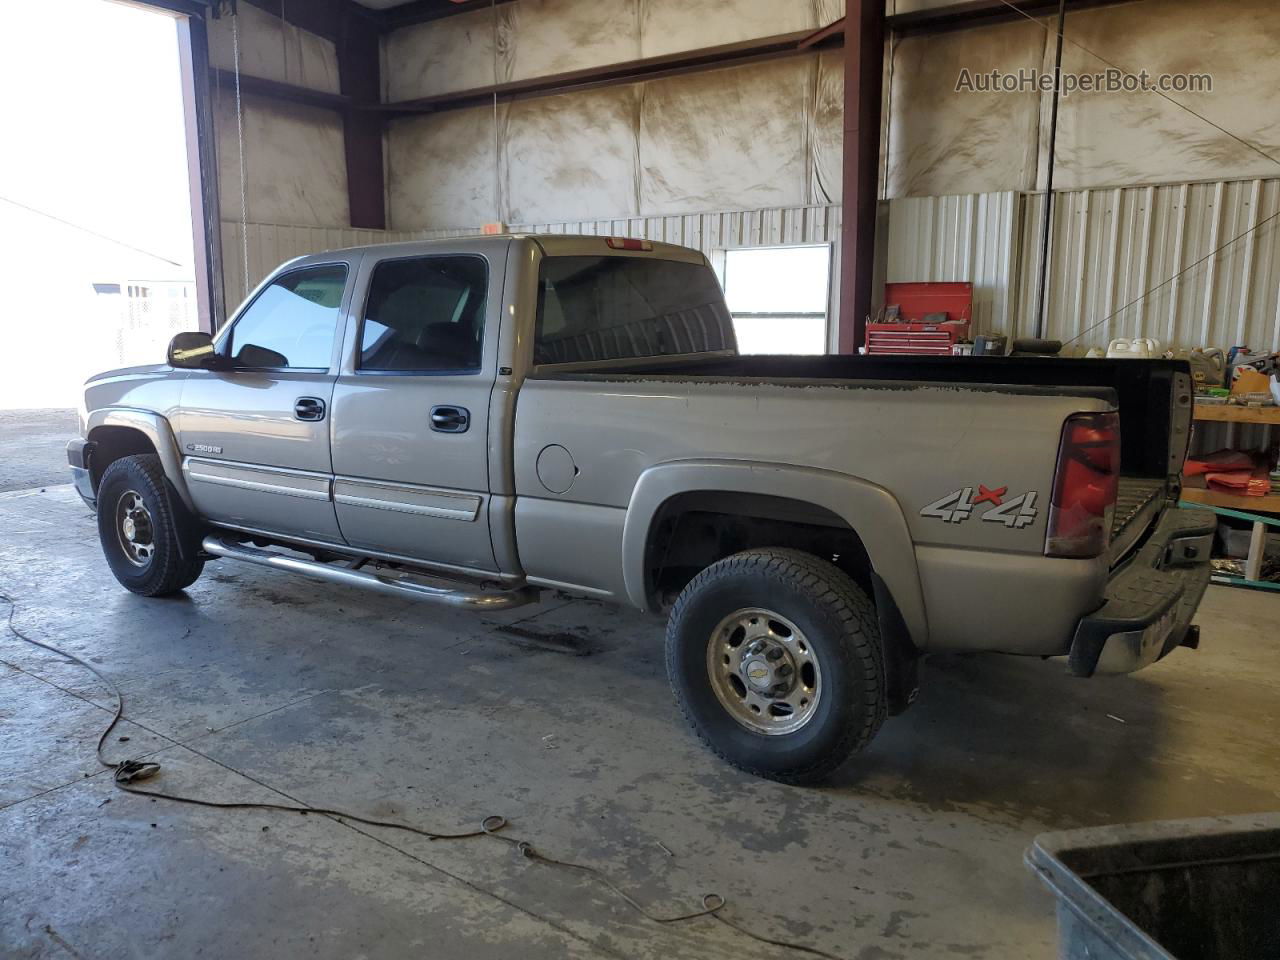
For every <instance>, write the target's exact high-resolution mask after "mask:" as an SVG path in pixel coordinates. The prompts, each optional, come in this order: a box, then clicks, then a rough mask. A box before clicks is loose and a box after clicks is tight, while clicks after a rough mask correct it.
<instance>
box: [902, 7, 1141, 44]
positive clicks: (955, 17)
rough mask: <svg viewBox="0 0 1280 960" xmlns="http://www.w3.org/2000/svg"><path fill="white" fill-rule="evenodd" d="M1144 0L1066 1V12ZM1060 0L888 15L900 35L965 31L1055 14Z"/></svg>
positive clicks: (913, 11) (933, 8) (937, 9)
mask: <svg viewBox="0 0 1280 960" xmlns="http://www.w3.org/2000/svg"><path fill="white" fill-rule="evenodd" d="M1135 2H1141V0H1067V13H1071V12H1073V11H1076V10H1088V9H1089V8H1091V7H1109V6H1113V5H1115V4H1117V3H1135ZM1057 10H1058V0H1009V3H1005V2H1004V0H963V2H961V3H952V4H948V5H947V6H945V7H932V8H929V9H926V10H912V11H910V12H908V13H896V14H894V15H892V16H890V17H887V18H886V20H885V22H886V25H887V26H888V28H889V29H890V30H892V31H893V32H894V33H896V34H898V35H899V36H906V35H908V34H913V33H941V32H943V31H946V30H964V29H968V28H969V27H983V26H987V25H988V24H993V23H1006V22H1008V21H1010V20H1022V19H1024V18H1025V17H1026V16H1032V17H1034V16H1041V15H1045V14H1056V13H1057Z"/></svg>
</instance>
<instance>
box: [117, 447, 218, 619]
mask: <svg viewBox="0 0 1280 960" xmlns="http://www.w3.org/2000/svg"><path fill="white" fill-rule="evenodd" d="M139 501H140V506H141V508H142V509H141V510H136V511H128V512H130V513H131V514H134V515H137V516H138V517H139V522H141V518H142V517H144V516H145V522H146V532H147V533H149V535H150V539H149V549H148V550H147V553H148V555H147V556H145V557H143V558H142V561H143V562H139V557H138V556H137V554H138V553H139V552H140V551H141V546H140V545H138V544H133V543H131V542H129V541H128V538H127V536H126V534H125V532H124V531H123V529H122V528H121V526H120V523H121V521H120V511H122V510H124V509H125V507H126V505H127V504H134V503H139ZM131 518H132V517H131ZM138 526H139V523H135V525H134V528H133V529H134V533H135V535H139V536H144V535H145V534H138ZM98 539H99V540H100V541H101V542H102V552H103V554H105V556H106V558H107V565H108V566H110V567H111V572H112V573H113V574H114V575H115V578H116V579H117V580H119V581H120V584H121V585H122V586H123V587H124V588H125V589H127V590H130V591H132V592H133V593H137V594H141V595H142V596H144V597H163V596H167V595H168V594H171V593H177V592H178V591H179V590H182V589H184V588H185V587H189V586H191V584H193V583H195V581H196V578H197V577H199V576H200V572H201V571H202V570H203V569H204V561H203V560H202V559H200V542H199V539H200V538H199V536H198V534H197V532H196V524H195V523H194V521H193V519H192V517H191V514H190V512H189V511H188V510H187V508H186V505H185V504H183V503H182V501H181V500H179V499H178V497H177V496H176V495H174V494H173V492H172V491H171V490H170V488H169V484H168V481H167V480H165V476H164V468H163V467H162V466H161V465H160V458H159V457H157V456H156V455H155V454H139V455H137V456H132V457H121V458H120V459H119V460H116V461H115V462H114V463H112V464H111V465H110V466H109V467H107V471H106V473H104V474H103V475H102V482H101V483H100V484H98ZM126 544H128V545H126Z"/></svg>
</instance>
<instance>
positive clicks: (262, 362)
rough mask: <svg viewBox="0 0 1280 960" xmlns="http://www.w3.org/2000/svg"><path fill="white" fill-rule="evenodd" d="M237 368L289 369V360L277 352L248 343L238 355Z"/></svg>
mask: <svg viewBox="0 0 1280 960" xmlns="http://www.w3.org/2000/svg"><path fill="white" fill-rule="evenodd" d="M235 365H236V366H237V367H287V366H288V365H289V358H288V357H286V356H285V355H284V354H283V353H280V352H279V351H277V350H271V349H268V348H267V347H260V346H258V345H257V344H256V343H246V344H245V345H244V346H243V347H241V348H240V351H239V352H238V353H237V354H236V359H235Z"/></svg>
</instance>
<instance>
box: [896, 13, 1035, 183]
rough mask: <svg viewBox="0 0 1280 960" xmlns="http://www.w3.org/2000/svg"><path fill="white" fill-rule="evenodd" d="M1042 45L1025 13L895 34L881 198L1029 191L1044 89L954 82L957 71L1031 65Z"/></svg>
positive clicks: (1009, 69) (1033, 66)
mask: <svg viewBox="0 0 1280 960" xmlns="http://www.w3.org/2000/svg"><path fill="white" fill-rule="evenodd" d="M1043 51H1044V31H1043V30H1042V28H1041V27H1040V26H1038V25H1037V24H1035V23H1030V22H1028V21H1025V20H1019V21H1017V22H1013V23H1005V24H1000V25H998V26H991V27H986V28H983V29H980V30H959V31H953V32H948V33H938V34H922V35H917V36H907V37H905V38H902V39H899V40H897V41H896V42H895V43H894V44H893V46H892V66H891V70H892V73H891V81H890V82H889V84H888V86H889V97H888V113H889V123H888V130H887V149H886V153H887V163H888V170H887V179H886V194H887V196H890V197H916V196H938V195H954V194H965V193H987V192H996V191H1001V190H1030V189H1033V188H1034V186H1035V171H1036V149H1037V146H1036V143H1037V137H1038V130H1039V111H1040V99H1041V98H1040V95H1039V94H1037V93H1034V92H1025V93H980V92H968V91H957V89H956V87H957V81H958V79H959V78H960V76H961V71H962V70H969V71H970V72H971V73H972V72H977V71H983V70H990V69H992V67H993V66H999V67H1000V68H1001V69H1003V70H1006V71H1010V72H1016V71H1017V70H1019V69H1026V70H1031V69H1033V68H1037V67H1039V66H1040V65H1041V60H1042V56H1043Z"/></svg>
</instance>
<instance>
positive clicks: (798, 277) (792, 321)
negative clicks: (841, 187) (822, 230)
mask: <svg viewBox="0 0 1280 960" xmlns="http://www.w3.org/2000/svg"><path fill="white" fill-rule="evenodd" d="M724 257H725V259H724V295H725V300H726V301H727V302H728V304H729V312H730V313H731V314H732V315H733V325H734V330H735V332H736V333H737V335H738V350H739V351H740V352H741V353H798V354H820V353H826V352H827V342H828V317H829V304H830V295H831V245H830V244H826V243H820V244H806V245H803V246H786V247H749V248H744V249H739V250H726V251H725V253H724Z"/></svg>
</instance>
